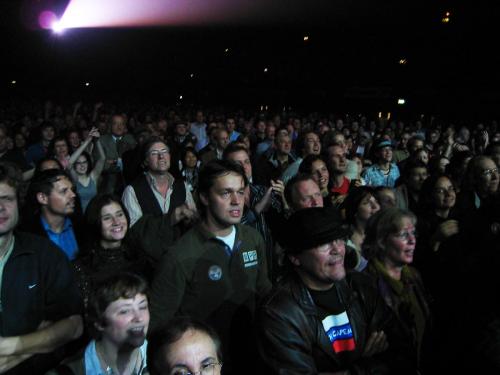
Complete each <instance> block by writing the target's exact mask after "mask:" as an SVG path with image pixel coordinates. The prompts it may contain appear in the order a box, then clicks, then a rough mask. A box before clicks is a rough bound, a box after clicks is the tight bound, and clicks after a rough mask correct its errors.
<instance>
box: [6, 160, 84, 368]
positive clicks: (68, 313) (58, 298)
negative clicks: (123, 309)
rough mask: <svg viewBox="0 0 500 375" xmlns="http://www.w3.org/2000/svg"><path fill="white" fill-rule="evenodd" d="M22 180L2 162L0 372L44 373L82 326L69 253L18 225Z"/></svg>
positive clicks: (63, 353)
mask: <svg viewBox="0 0 500 375" xmlns="http://www.w3.org/2000/svg"><path fill="white" fill-rule="evenodd" d="M18 186H19V181H17V180H16V179H15V177H14V172H13V170H12V169H11V168H10V167H6V166H4V165H0V285H1V286H2V288H1V290H2V295H1V300H0V321H1V324H0V372H1V373H7V374H22V375H24V374H29V373H33V371H36V372H37V373H44V372H45V371H47V370H49V369H50V368H52V367H54V366H55V365H56V364H57V363H58V362H59V361H60V360H61V359H62V358H64V355H65V354H66V353H65V346H64V345H65V344H67V343H69V342H70V341H72V340H75V339H77V338H78V337H79V336H80V335H81V334H82V331H83V325H82V319H81V316H80V313H81V299H80V295H79V293H78V289H77V286H76V283H75V281H74V278H73V272H72V271H71V266H70V265H69V262H68V260H67V258H66V257H65V256H64V255H63V253H62V252H61V251H60V250H59V249H58V248H57V247H55V246H54V245H53V244H52V242H50V241H48V240H47V239H45V238H40V237H38V236H34V235H31V234H27V233H23V232H20V231H17V230H16V227H17V224H18V220H19V209H18V196H17V194H18V190H17V189H18Z"/></svg>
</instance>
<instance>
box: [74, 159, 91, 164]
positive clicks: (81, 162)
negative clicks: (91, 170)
mask: <svg viewBox="0 0 500 375" xmlns="http://www.w3.org/2000/svg"><path fill="white" fill-rule="evenodd" d="M88 163H89V162H88V161H87V160H85V161H75V164H76V165H83V164H88Z"/></svg>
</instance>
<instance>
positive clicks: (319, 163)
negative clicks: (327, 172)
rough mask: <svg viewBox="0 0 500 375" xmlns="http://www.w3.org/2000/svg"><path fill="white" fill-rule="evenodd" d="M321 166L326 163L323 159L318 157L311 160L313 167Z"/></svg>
mask: <svg viewBox="0 0 500 375" xmlns="http://www.w3.org/2000/svg"><path fill="white" fill-rule="evenodd" d="M323 167H326V164H325V162H324V161H323V160H319V159H318V160H315V161H313V163H312V168H313V169H321V168H323Z"/></svg>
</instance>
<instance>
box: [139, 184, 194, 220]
mask: <svg viewBox="0 0 500 375" xmlns="http://www.w3.org/2000/svg"><path fill="white" fill-rule="evenodd" d="M132 187H133V188H134V191H135V196H136V197H137V201H138V202H139V205H140V206H141V210H142V213H143V214H150V215H158V216H161V215H163V212H162V210H161V207H160V204H159V203H158V200H157V199H156V197H155V195H154V193H153V190H152V189H151V186H149V183H148V181H147V178H146V175H144V174H143V175H142V176H140V177H139V178H137V179H136V180H135V181H134V182H133V183H132ZM171 189H173V191H172V195H171V196H170V207H169V208H168V212H167V214H168V215H170V214H171V213H172V212H174V210H175V209H176V208H177V207H179V206H180V205H182V204H183V203H184V202H185V201H186V186H185V185H184V181H182V180H181V179H176V180H175V181H174V184H173V185H172V187H171Z"/></svg>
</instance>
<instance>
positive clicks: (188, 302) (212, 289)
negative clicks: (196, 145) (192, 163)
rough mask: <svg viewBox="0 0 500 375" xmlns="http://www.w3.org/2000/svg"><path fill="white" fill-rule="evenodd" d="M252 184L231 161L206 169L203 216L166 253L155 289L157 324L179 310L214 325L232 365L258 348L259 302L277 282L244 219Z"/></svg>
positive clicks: (214, 163) (202, 175)
mask: <svg viewBox="0 0 500 375" xmlns="http://www.w3.org/2000/svg"><path fill="white" fill-rule="evenodd" d="M246 186H247V180H246V177H245V173H244V171H243V168H242V167H241V166H240V165H239V164H235V163H233V162H230V161H218V160H217V161H212V162H210V163H208V164H207V165H206V166H205V167H204V168H203V169H202V170H201V171H200V178H199V194H200V203H201V205H202V212H203V217H202V220H201V222H200V223H199V224H198V225H197V226H196V227H195V228H193V229H191V230H190V231H189V232H187V233H186V234H185V235H184V236H183V237H181V238H180V239H179V240H178V241H177V242H176V243H175V244H174V245H173V246H172V248H170V249H169V251H168V252H167V254H165V256H164V257H163V258H162V261H161V266H160V267H159V270H158V272H157V274H156V276H155V278H154V281H153V286H152V292H151V323H152V329H153V330H154V329H155V328H158V327H160V326H161V325H164V324H165V323H167V322H168V321H169V320H170V319H171V318H172V317H173V316H174V315H190V316H192V317H194V318H196V319H199V320H202V321H205V322H207V323H209V324H211V325H213V327H214V328H215V329H216V330H217V331H218V333H219V335H220V336H221V339H222V342H223V344H224V345H223V347H224V348H225V349H226V351H227V353H226V358H224V368H225V369H226V370H230V369H231V366H232V363H242V362H241V361H242V360H243V361H246V362H248V358H250V356H252V354H251V353H252V352H255V346H254V345H252V342H253V338H252V337H253V330H252V322H253V316H254V311H255V305H256V302H257V298H258V297H260V296H263V295H264V294H265V293H267V291H269V290H270V287H271V284H270V282H269V279H268V276H267V271H266V270H267V266H266V256H265V245H264V242H263V240H262V237H261V236H260V234H259V233H258V232H257V231H256V230H254V229H253V228H251V227H248V226H245V225H241V224H240V220H241V216H242V214H243V204H244V199H245V187H246ZM243 355H244V357H243ZM243 358H246V360H245V359H243ZM253 359H255V357H254V358H253ZM245 366H246V365H245ZM233 370H234V369H233ZM238 372H240V373H241V369H238Z"/></svg>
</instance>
